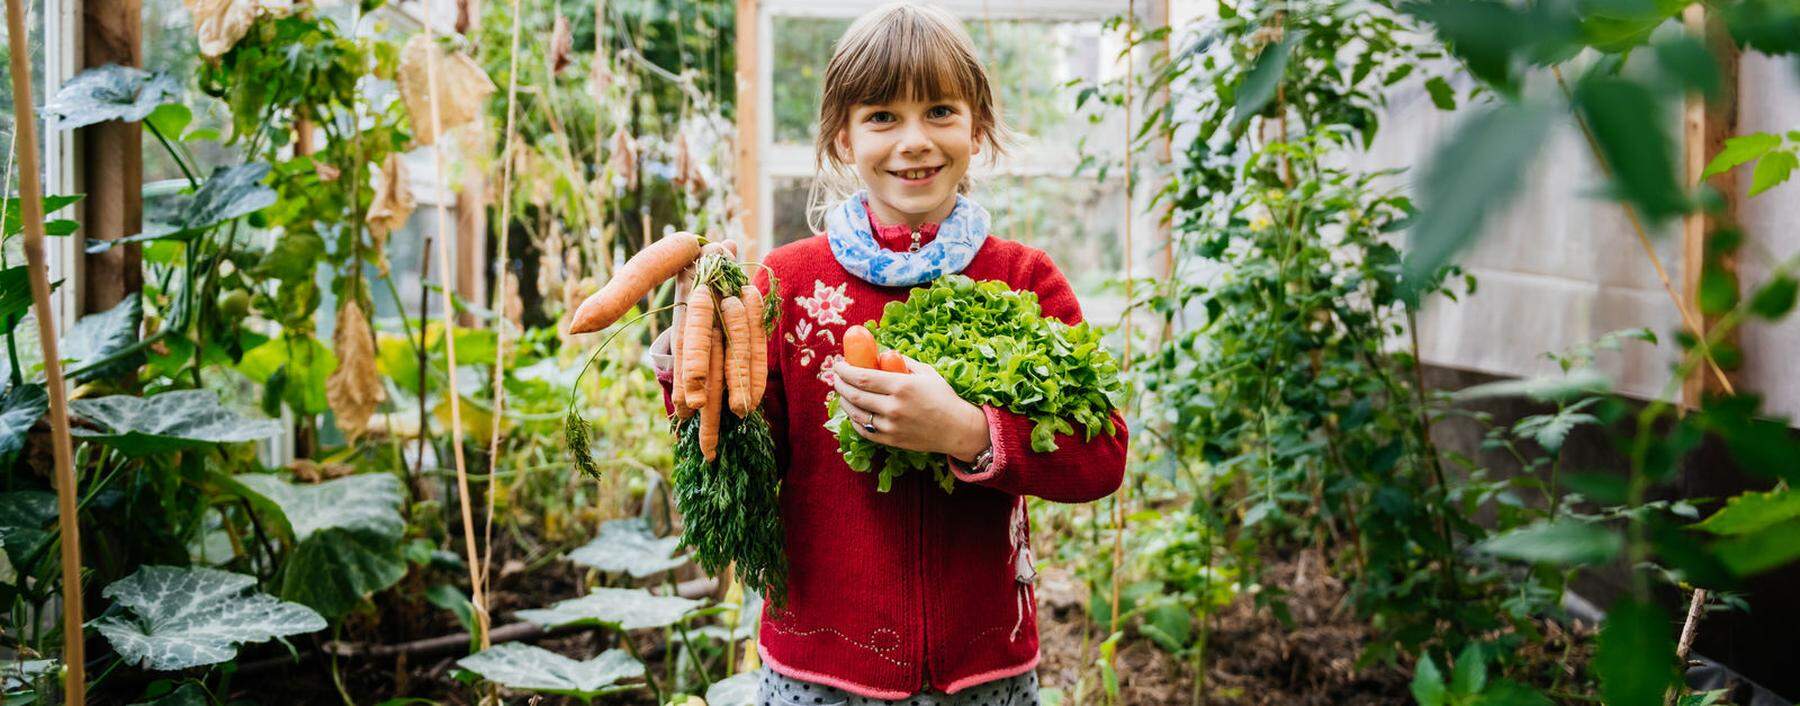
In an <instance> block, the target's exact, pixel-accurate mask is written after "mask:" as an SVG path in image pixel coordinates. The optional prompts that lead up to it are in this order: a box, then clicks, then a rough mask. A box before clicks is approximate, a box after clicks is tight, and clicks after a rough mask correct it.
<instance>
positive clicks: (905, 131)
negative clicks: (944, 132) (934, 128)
mask: <svg viewBox="0 0 1800 706" xmlns="http://www.w3.org/2000/svg"><path fill="white" fill-rule="evenodd" d="M932 147H933V145H932V142H931V138H930V136H928V135H926V134H925V126H924V124H923V123H921V122H920V121H918V120H908V121H906V124H905V126H904V127H902V128H901V132H900V142H899V149H900V153H901V154H903V155H906V156H908V157H913V156H918V155H922V154H927V153H929V152H930V151H931V149H932Z"/></svg>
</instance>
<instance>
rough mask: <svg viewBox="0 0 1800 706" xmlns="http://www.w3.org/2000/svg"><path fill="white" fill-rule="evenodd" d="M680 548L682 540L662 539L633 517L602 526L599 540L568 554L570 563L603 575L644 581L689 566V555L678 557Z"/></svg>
mask: <svg viewBox="0 0 1800 706" xmlns="http://www.w3.org/2000/svg"><path fill="white" fill-rule="evenodd" d="M680 545H681V538H680V537H663V538H660V539H659V538H657V536H656V535H655V534H653V533H651V531H650V524H649V523H647V522H645V521H644V518H641V517H633V518H629V519H624V520H612V521H609V522H607V523H606V524H603V525H601V526H600V536H598V537H595V538H594V541H592V542H588V543H587V544H586V545H583V546H581V547H580V548H578V549H576V550H575V551H572V552H569V560H570V561H573V562H575V563H576V564H580V565H582V566H588V567H592V568H595V569H599V570H601V571H606V572H611V573H618V572H621V571H623V572H626V573H629V574H631V576H632V578H640V579H641V578H644V577H645V576H649V575H651V574H655V573H660V572H663V571H669V570H671V569H676V568H679V567H681V566H682V565H684V564H686V563H687V562H688V558H687V556H686V555H682V556H675V550H676V548H677V547H679V546H680Z"/></svg>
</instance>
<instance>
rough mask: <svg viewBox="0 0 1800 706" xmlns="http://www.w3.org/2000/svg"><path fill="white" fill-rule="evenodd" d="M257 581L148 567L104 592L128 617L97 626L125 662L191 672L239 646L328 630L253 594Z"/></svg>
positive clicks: (301, 611)
mask: <svg viewBox="0 0 1800 706" xmlns="http://www.w3.org/2000/svg"><path fill="white" fill-rule="evenodd" d="M255 585H256V579H255V578H254V577H251V576H245V575H243V574H234V573H230V572H227V571H219V570H218V569H208V568H202V567H187V568H183V567H176V566H145V567H143V568H140V569H138V570H137V571H136V572H134V573H132V574H131V575H130V576H127V577H125V578H123V579H120V580H119V581H117V582H115V583H113V584H112V585H110V586H107V587H106V590H105V591H104V592H103V595H105V596H106V597H107V598H110V599H112V600H113V601H114V602H116V603H117V604H118V606H119V607H120V608H123V609H124V611H125V613H126V614H118V615H107V616H104V617H101V618H99V619H97V620H95V621H94V622H93V626H94V628H96V629H98V630H99V631H100V634H101V635H105V636H106V639H107V641H108V642H111V643H112V646H113V649H114V650H116V651H118V653H119V656H120V657H122V658H124V659H125V661H126V662H129V663H134V664H137V665H139V666H142V667H145V668H148V669H155V670H164V671H167V670H175V669H186V668H188V667H198V666H202V665H208V664H218V663H220V662H224V661H227V660H230V659H232V658H235V657H236V656H237V647H238V645H240V644H244V643H250V642H264V641H267V640H270V639H273V638H277V637H284V636H287V635H299V634H303V633H309V632H315V631H318V630H324V629H325V619H324V618H322V617H320V616H319V614H318V613H315V612H313V611H312V610H311V609H310V608H307V607H306V606H302V605H297V604H294V603H288V602H285V601H281V600H278V599H276V598H275V597H274V596H270V595H268V594H264V593H256V592H252V591H249V589H250V588H251V587H252V586H255Z"/></svg>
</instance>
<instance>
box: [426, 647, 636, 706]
mask: <svg viewBox="0 0 1800 706" xmlns="http://www.w3.org/2000/svg"><path fill="white" fill-rule="evenodd" d="M456 666H458V667H461V668H463V669H467V670H469V671H471V672H474V673H476V674H479V675H481V676H482V678H484V679H487V680H488V681H492V682H494V683H496V684H499V685H501V686H505V687H508V688H512V689H524V690H528V691H536V692H542V693H546V694H564V695H568V696H574V697H576V698H579V699H581V700H582V702H583V703H588V702H590V701H591V700H592V699H593V698H594V697H596V696H603V695H606V694H611V693H615V692H619V691H625V690H628V689H633V688H637V686H638V685H635V684H634V685H621V684H619V682H620V681H622V680H625V679H635V678H638V677H642V676H644V665H643V663H642V662H639V661H637V659H636V658H634V657H632V656H631V655H629V654H627V653H626V652H625V650H618V649H614V650H607V651H605V652H602V653H600V655H599V656H598V657H595V658H593V659H589V660H573V659H569V658H568V657H564V656H562V655H559V654H557V653H555V652H551V651H549V650H546V649H544V648H542V647H537V646H534V645H526V644H522V643H517V642H508V643H504V644H499V645H495V646H493V647H491V648H488V649H486V650H483V651H481V652H477V653H475V654H472V655H469V656H467V657H464V658H462V659H459V660H457V661H456Z"/></svg>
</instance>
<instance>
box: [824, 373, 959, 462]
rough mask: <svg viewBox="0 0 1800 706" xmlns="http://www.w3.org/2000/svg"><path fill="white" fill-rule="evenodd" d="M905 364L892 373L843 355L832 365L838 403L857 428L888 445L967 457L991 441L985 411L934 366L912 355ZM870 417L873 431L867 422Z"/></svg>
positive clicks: (880, 442) (868, 437) (866, 436)
mask: <svg viewBox="0 0 1800 706" xmlns="http://www.w3.org/2000/svg"><path fill="white" fill-rule="evenodd" d="M902 357H904V356H902ZM906 368H907V370H908V372H905V373H890V372H886V371H882V370H871V369H869V368H858V367H856V366H854V365H851V364H849V363H846V362H844V361H842V360H839V361H838V362H837V364H836V365H835V366H833V367H832V369H831V372H832V373H834V374H836V375H837V383H836V384H834V385H833V386H832V387H833V389H835V390H837V394H838V405H839V406H841V407H842V408H843V410H844V414H846V415H849V417H850V422H851V425H852V426H854V427H856V433H858V434H861V435H863V437H864V438H866V439H868V440H870V441H873V442H875V443H878V444H882V445H884V446H892V447H894V448H897V449H907V450H909V451H923V452H926V453H945V454H949V455H951V456H953V457H955V458H957V459H960V460H962V461H965V462H967V461H970V460H973V459H974V458H975V456H976V455H977V454H979V453H981V451H982V450H983V449H986V448H987V447H988V443H989V442H988V424H987V413H985V412H983V411H982V410H981V408H980V407H977V406H975V405H973V404H970V403H969V402H968V401H967V400H964V399H963V398H961V397H959V396H957V394H956V390H954V389H951V387H950V383H949V382H947V381H945V380H944V376H942V375H940V374H938V371H937V369H936V368H933V367H931V366H929V365H926V364H924V363H921V362H919V361H916V360H913V359H911V358H906ZM866 422H872V426H874V427H875V431H869V430H868V428H866V427H864V426H863V425H864V423H866Z"/></svg>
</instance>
